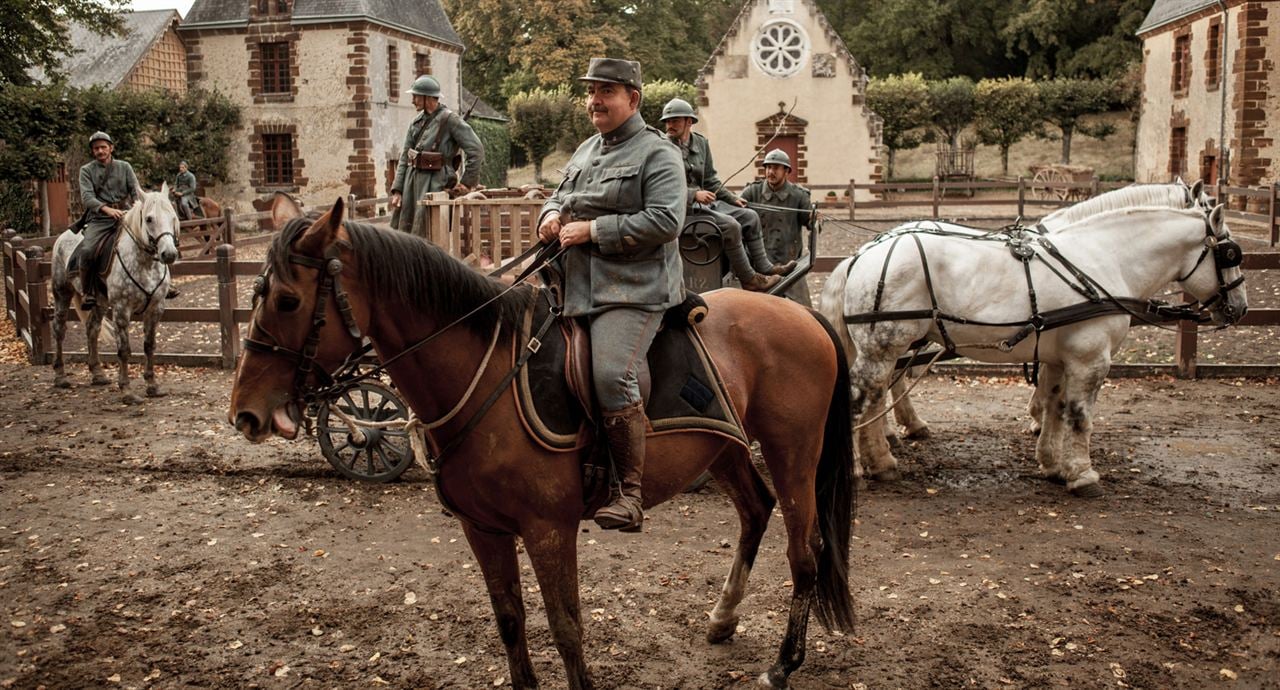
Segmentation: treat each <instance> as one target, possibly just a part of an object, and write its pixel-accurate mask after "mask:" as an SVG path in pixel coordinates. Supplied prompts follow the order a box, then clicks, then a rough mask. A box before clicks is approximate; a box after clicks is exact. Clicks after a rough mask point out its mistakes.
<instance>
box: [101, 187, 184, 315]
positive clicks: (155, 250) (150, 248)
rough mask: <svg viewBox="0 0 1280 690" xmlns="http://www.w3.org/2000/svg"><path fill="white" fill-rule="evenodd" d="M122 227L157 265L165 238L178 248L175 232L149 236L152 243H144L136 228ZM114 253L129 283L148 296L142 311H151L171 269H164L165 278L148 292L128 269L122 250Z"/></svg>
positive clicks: (128, 225)
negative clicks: (161, 242) (152, 303)
mask: <svg viewBox="0 0 1280 690" xmlns="http://www.w3.org/2000/svg"><path fill="white" fill-rule="evenodd" d="M139 214H141V212H140V211H139ZM120 227H121V229H123V230H124V234H125V235H127V236H128V237H129V239H130V241H132V242H133V246H135V247H137V248H138V250H139V251H141V252H142V253H144V254H146V255H147V256H149V257H151V262H152V263H155V261H156V259H157V255H158V254H159V252H160V240H162V239H164V237H165V236H166V235H167V236H168V237H170V238H171V239H172V240H173V246H174V247H175V248H176V247H177V246H178V235H177V234H176V233H173V232H162V233H160V234H159V235H158V236H156V237H151V236H149V235H148V238H149V239H150V240H151V241H150V242H143V241H142V240H141V239H139V238H138V233H137V230H135V229H134V228H133V227H132V226H131V225H130V224H129V223H127V222H122V223H121V224H120ZM114 253H115V255H116V263H119V264H120V268H121V270H123V271H124V274H125V275H126V276H128V278H129V281H130V282H132V283H133V285H134V287H136V288H138V290H139V291H140V292H141V293H142V294H144V295H146V296H147V301H146V304H143V305H142V310H141V311H143V312H145V311H146V310H147V309H149V308H150V307H151V300H152V299H154V298H155V296H156V293H157V292H159V290H160V286H162V285H164V284H165V281H167V280H169V267H168V265H166V266H165V267H164V277H163V278H161V279H160V281H159V282H157V283H156V286H155V287H153V288H151V289H150V290H148V289H147V288H146V287H144V286H143V285H142V283H141V282H139V281H138V279H137V278H136V277H134V275H133V273H131V272H130V271H129V267H128V265H126V264H125V262H124V258H122V257H121V256H120V250H119V249H116V250H115V251H114Z"/></svg>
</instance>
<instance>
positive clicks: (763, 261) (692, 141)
mask: <svg viewBox="0 0 1280 690" xmlns="http://www.w3.org/2000/svg"><path fill="white" fill-rule="evenodd" d="M697 121H698V116H697V115H695V114H694V112H693V106H691V105H689V102H688V101H686V100H683V99H680V98H673V99H671V101H669V102H668V103H667V104H666V105H665V106H663V108H662V123H663V125H665V126H666V128H667V136H668V137H670V138H671V141H673V142H675V144H676V145H677V146H679V147H680V152H681V154H683V156H684V167H685V176H686V178H687V182H688V198H687V199H686V201H687V203H688V210H687V213H688V215H689V217H690V219H691V220H692V219H694V218H705V219H708V220H710V221H711V222H712V223H714V224H715V225H716V227H717V228H719V229H720V236H721V238H722V241H723V246H724V252H725V254H726V255H728V257H729V268H730V269H731V270H732V271H733V274H734V276H736V277H737V278H738V282H740V283H742V287H744V288H746V289H748V290H755V291H764V290H768V289H769V288H772V287H773V286H774V285H777V284H778V281H779V280H781V279H780V278H778V276H779V275H783V274H785V273H786V272H787V271H789V270H790V269H791V268H795V266H794V264H793V265H792V266H790V267H785V266H774V265H773V263H772V262H770V261H769V257H768V256H767V255H766V254H765V251H764V243H763V241H762V240H761V239H760V217H759V216H757V215H756V212H755V211H752V210H751V209H749V208H747V202H745V201H743V200H742V199H741V198H739V197H738V196H737V195H736V194H734V193H733V192H731V191H729V190H728V189H725V186H724V184H723V183H722V182H720V177H719V176H718V175H717V174H716V168H715V164H714V163H712V162H711V144H710V142H708V141H707V138H706V137H704V136H702V135H701V134H698V133H697V132H695V131H693V124H694V123H695V122H697ZM743 245H746V246H745V248H744V246H743Z"/></svg>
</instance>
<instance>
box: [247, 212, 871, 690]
mask: <svg viewBox="0 0 1280 690" xmlns="http://www.w3.org/2000/svg"><path fill="white" fill-rule="evenodd" d="M272 211H273V215H274V218H275V221H276V224H277V226H278V227H281V228H282V230H281V232H280V234H279V235H278V237H277V238H276V241H275V243H274V245H273V246H272V248H271V250H270V254H269V256H268V258H267V264H266V266H267V268H266V270H265V272H264V277H263V278H262V279H261V280H260V282H259V283H258V285H259V289H258V296H257V297H256V298H255V300H256V307H255V309H254V316H253V321H252V322H251V324H250V326H249V337H248V339H247V340H246V342H247V344H248V346H247V347H246V349H245V352H244V355H243V357H242V358H241V360H240V363H239V366H238V367H237V369H236V376H235V383H234V388H233V389H232V392H231V409H230V413H229V418H230V421H231V422H232V423H233V424H234V425H235V427H236V428H237V429H238V430H239V431H240V432H241V433H243V434H244V436H245V437H246V438H248V439H249V440H250V441H255V442H257V441H262V440H265V439H266V438H268V437H270V436H271V435H272V434H276V435H279V436H282V437H284V438H294V437H295V436H296V435H297V432H298V424H299V419H300V416H301V415H300V413H299V405H300V404H301V400H302V399H303V397H304V396H305V395H306V394H307V393H308V392H309V391H314V390H315V388H314V386H315V385H316V381H315V377H316V373H315V371H314V370H316V369H319V370H324V371H326V372H332V371H335V370H336V369H337V368H338V367H339V366H340V365H341V363H342V362H343V361H344V359H345V358H346V357H347V356H348V355H350V354H351V353H352V352H353V351H355V349H356V348H357V347H359V345H360V335H361V334H363V335H367V336H368V338H369V339H370V341H371V342H372V343H373V344H374V347H375V348H376V350H377V352H378V355H379V356H380V357H381V358H382V360H383V361H384V362H386V361H389V360H390V359H391V358H392V357H395V356H396V355H397V354H399V353H404V352H405V351H406V350H407V349H409V348H411V347H414V346H415V345H420V346H418V347H416V349H413V350H412V351H410V352H408V353H407V354H406V355H405V356H404V357H402V358H400V359H398V360H396V361H395V362H392V363H390V365H389V366H388V372H389V373H390V375H391V378H392V379H393V380H394V381H395V384H396V387H397V388H398V389H399V392H400V394H401V395H402V396H403V397H404V398H405V401H406V402H407V403H408V404H409V406H410V407H411V408H412V410H413V411H414V413H415V414H416V415H417V416H418V417H419V418H420V419H422V420H441V421H442V422H443V423H441V424H440V425H439V426H437V427H436V428H434V429H433V430H432V431H431V432H430V437H429V439H428V440H429V442H430V444H431V445H432V446H434V448H433V453H438V452H439V449H440V448H441V447H442V446H444V447H450V446H451V444H454V443H456V446H452V447H453V448H454V450H453V452H452V453H450V454H447V456H446V457H443V458H440V459H438V460H437V461H436V462H437V463H438V465H437V469H438V472H437V474H436V477H435V481H436V485H437V489H438V490H439V492H440V494H441V496H442V498H443V499H445V500H446V501H447V502H448V504H449V507H450V508H451V509H452V510H453V512H454V513H455V514H456V515H457V516H458V517H459V519H460V520H461V522H462V529H463V532H464V533H465V534H466V537H467V540H468V542H469V543H470V546H471V549H472V551H473V552H474V553H475V556H476V560H477V561H479V564H480V568H481V570H482V572H483V573H484V578H485V584H486V585H487V587H488V589H489V597H490V600H491V602H492V604H493V610H494V613H495V614H496V617H497V624H498V632H499V635H500V636H501V638H502V642H503V644H504V645H505V646H506V652H507V661H508V664H509V666H510V670H511V680H512V685H513V686H514V687H516V688H532V687H536V685H537V680H536V678H535V677H534V672H533V665H532V663H531V662H530V658H529V652H528V649H527V645H526V641H525V611H524V603H523V601H522V597H521V591H522V588H521V584H520V567H519V564H518V562H517V557H516V537H520V538H521V539H523V541H524V547H525V549H526V550H527V551H528V554H529V560H530V561H531V562H532V565H533V569H534V573H535V575H536V576H537V580H538V583H539V585H540V586H541V589H542V597H543V600H544V602H545V604H546V610H547V618H548V619H549V622H550V628H551V634H552V636H553V637H554V639H555V644H556V647H557V649H558V650H559V652H560V656H561V658H562V660H563V662H564V666H565V671H566V673H567V675H568V682H569V687H571V688H588V687H591V680H590V676H589V674H588V670H587V665H586V662H585V660H584V658H583V650H582V622H581V616H580V610H579V601H578V564H577V543H576V542H577V535H578V523H579V521H580V520H581V519H582V518H583V481H582V475H581V470H580V465H581V463H582V461H583V459H584V458H583V453H584V451H567V452H554V451H550V450H547V449H546V448H545V447H543V446H542V445H539V444H538V443H536V442H535V441H534V439H533V438H532V437H531V436H530V435H529V434H528V433H527V432H526V431H525V428H524V426H523V425H522V421H521V416H520V415H521V413H520V411H519V409H518V405H517V400H516V395H514V394H513V393H512V392H511V391H512V390H513V389H514V387H513V386H511V385H510V384H508V383H506V382H507V380H508V379H507V378H506V374H507V373H508V372H509V371H510V369H511V366H512V362H513V361H514V357H515V356H516V355H517V354H518V353H517V348H516V346H515V344H514V342H513V338H512V335H511V334H512V333H513V332H517V331H518V324H519V321H520V318H521V317H522V315H523V314H524V313H525V309H526V307H527V305H528V304H529V303H530V301H531V294H532V290H531V289H530V288H524V287H522V288H516V289H513V290H507V287H506V286H505V285H503V284H501V283H499V282H497V281H494V280H491V279H489V278H486V277H484V276H482V275H480V274H479V273H476V272H475V271H474V270H472V269H470V268H468V267H467V266H466V265H465V264H463V263H462V262H460V261H457V260H456V259H454V258H452V257H450V256H449V255H447V254H446V253H444V252H443V251H441V250H440V249H439V248H437V247H435V246H434V245H431V244H429V243H426V242H423V241H422V240H420V239H418V238H415V237H413V236H411V235H407V234H403V233H397V232H392V231H386V230H381V229H378V228H374V227H372V226H364V225H359V224H354V223H345V224H344V223H343V222H342V217H343V203H342V199H339V200H338V201H337V203H336V204H334V206H333V208H332V209H331V210H330V211H329V212H328V213H327V214H325V215H323V216H321V217H320V218H319V219H318V220H316V221H314V222H310V221H307V220H305V219H302V218H300V216H301V212H300V209H299V208H298V207H297V206H296V205H295V204H294V203H293V202H292V200H290V199H288V198H287V197H284V196H283V195H282V196H279V197H277V199H276V201H275V203H274V204H273V208H272ZM330 275H331V276H333V279H332V280H331V281H330V280H328V279H327V276H330ZM707 303H708V304H709V305H710V313H709V315H708V316H707V317H706V318H705V320H703V322H702V323H701V324H699V325H698V327H697V328H698V332H699V333H700V334H701V337H702V339H703V340H704V341H705V343H706V345H707V348H708V350H709V351H710V352H711V353H712V356H713V358H714V360H715V362H716V364H717V366H718V367H719V372H720V375H721V377H722V378H723V380H724V382H725V384H726V388H727V390H728V392H729V395H730V397H731V399H732V404H733V405H734V407H735V409H736V410H737V412H738V414H739V416H740V418H741V420H742V422H743V426H744V428H745V430H746V433H747V435H748V436H750V437H751V438H753V439H755V440H757V441H759V442H760V448H761V451H762V453H763V455H764V461H765V464H766V465H767V466H768V468H769V473H770V475H771V477H772V482H773V489H774V490H775V491H776V492H777V498H775V496H774V493H773V492H771V491H770V489H769V486H768V484H766V483H765V480H764V478H763V477H762V475H761V473H760V472H759V471H758V470H757V469H756V467H755V466H754V465H753V464H752V462H751V457H750V454H749V452H748V451H747V449H746V448H745V447H743V446H742V444H741V443H738V442H736V441H730V440H728V439H727V438H726V437H724V436H719V435H715V434H712V433H708V432H706V431H689V432H677V433H666V432H664V433H662V434H658V435H652V436H650V438H649V441H648V456H647V458H646V460H645V466H644V467H645V476H644V487H645V491H644V498H645V504H646V507H648V506H651V505H654V504H657V503H661V502H663V501H665V500H667V499H669V498H671V497H672V496H675V495H676V494H677V493H679V492H680V490H681V489H682V488H684V487H685V486H688V484H689V483H690V482H691V481H693V480H694V479H695V478H696V477H698V475H699V474H701V473H702V472H703V471H704V470H708V469H709V470H710V472H711V474H712V475H713V476H714V477H715V478H716V480H717V481H718V482H719V485H720V486H721V487H722V488H723V489H724V491H725V493H727V494H728V495H729V498H730V499H731V500H732V501H733V503H734V506H735V507H736V508H737V510H738V515H739V519H740V523H741V532H740V534H739V538H738V548H737V553H736V554H735V558H734V562H733V566H732V569H731V570H730V572H729V575H728V577H727V579H726V581H725V584H724V588H723V591H722V593H721V595H720V600H719V602H718V603H717V605H716V607H715V610H714V611H713V612H712V615H711V625H710V629H709V631H708V633H707V638H708V640H709V641H710V642H713V643H714V642H722V641H725V640H727V639H729V638H730V637H732V636H733V634H734V632H735V629H736V627H737V624H738V615H737V612H736V609H737V606H738V604H739V602H740V601H741V600H742V597H743V595H744V593H745V587H746V581H747V576H748V574H749V573H750V570H751V567H752V564H753V562H754V560H755V557H756V552H757V550H758V548H759V546H760V541H761V538H762V537H763V535H764V531H765V527H766V525H767V523H768V521H769V516H770V513H771V512H772V510H773V507H774V505H775V503H776V504H777V505H778V507H779V508H780V509H781V511H782V516H783V521H784V523H785V525H786V531H787V558H788V559H789V560H790V563H791V576H792V582H793V583H794V586H793V590H792V598H791V612H790V616H789V618H788V621H787V631H786V635H785V637H784V639H783V642H782V645H781V647H780V649H779V652H778V658H777V661H776V663H775V664H774V665H773V666H772V667H771V668H770V669H769V670H768V671H767V672H765V673H764V674H762V675H761V676H760V683H761V684H762V685H766V686H768V687H785V686H786V683H787V677H788V675H789V674H791V672H793V671H795V670H796V669H797V668H798V667H799V666H800V664H801V663H802V662H803V661H804V649H805V635H806V627H807V625H808V620H809V613H810V608H811V607H815V608H816V612H817V616H818V619H819V621H821V622H822V623H823V624H824V625H825V626H827V627H828V628H832V629H839V630H849V629H850V628H851V627H852V623H853V602H852V599H851V597H850V594H849V584H848V557H849V536H850V529H851V527H852V514H853V503H854V483H853V474H852V473H853V458H852V453H851V442H852V434H851V427H850V421H849V419H850V417H849V409H848V404H849V400H848V391H849V384H848V379H847V372H846V366H845V362H844V355H843V351H842V350H841V349H840V346H839V345H838V344H837V342H836V340H835V333H834V332H833V331H832V330H831V328H830V326H829V325H827V324H826V322H824V321H821V320H820V317H817V316H816V314H815V313H814V312H811V311H807V310H805V309H804V308H803V307H800V306H799V305H797V304H795V303H794V302H790V301H788V300H782V299H777V298H774V297H769V296H765V295H755V294H751V293H748V292H743V291H741V290H721V291H718V292H714V293H710V294H709V295H707ZM486 305H487V306H486ZM477 307H481V308H480V309H479V310H478V311H476V312H475V313H474V314H471V312H472V311H473V310H474V309H476V308H477ZM468 314H471V317H470V318H465V319H463V320H460V321H459V319H460V317H463V316H464V315H468ZM455 323H456V325H453V324H455ZM446 324H448V325H446ZM495 329H497V332H498V334H499V335H500V337H499V338H498V340H497V343H498V345H497V350H496V352H497V353H498V356H495V357H492V358H489V357H487V356H486V352H487V351H488V350H489V343H490V342H491V341H492V340H493V339H494V337H495ZM428 337H432V339H431V340H430V341H429V342H426V343H425V344H422V343H420V341H422V340H424V339H426V338H428ZM521 349H522V348H521ZM503 353H505V354H503ZM473 380H475V381H477V382H478V385H475V386H473V385H472V381H473ZM501 388H506V389H508V390H507V392H505V393H503V394H502V395H501V396H500V397H498V398H497V403H496V404H495V405H494V406H493V407H492V408H490V409H488V411H487V412H483V413H481V414H482V415H483V416H481V417H479V421H478V423H477V424H476V425H475V426H474V428H472V429H471V431H470V433H467V434H465V435H463V432H462V430H463V429H464V428H465V427H467V426H468V423H469V421H470V420H471V419H472V417H474V416H476V414H477V410H478V409H480V408H482V407H483V403H482V402H481V401H482V400H483V399H484V398H485V397H486V396H487V394H488V393H489V392H490V391H497V390H499V389H501ZM469 389H471V390H474V391H475V392H476V395H474V396H470V395H469V393H468V390H469ZM459 401H462V403H461V405H459ZM459 406H460V408H461V409H460V410H458V411H457V414H452V413H450V410H451V409H455V408H456V407H459ZM446 416H448V417H449V419H447V420H442V418H444V417H446ZM637 538H643V537H637Z"/></svg>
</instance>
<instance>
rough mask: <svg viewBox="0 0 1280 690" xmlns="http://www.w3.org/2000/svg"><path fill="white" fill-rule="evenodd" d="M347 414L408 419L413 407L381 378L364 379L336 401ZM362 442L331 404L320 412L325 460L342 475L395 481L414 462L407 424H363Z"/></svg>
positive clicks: (318, 419)
mask: <svg viewBox="0 0 1280 690" xmlns="http://www.w3.org/2000/svg"><path fill="white" fill-rule="evenodd" d="M333 404H334V405H336V406H337V407H338V409H340V410H342V412H343V414H346V415H347V416H349V417H351V418H353V419H355V420H357V421H360V422H392V421H401V422H403V421H407V420H408V419H409V408H408V406H406V405H405V403H404V401H403V400H401V399H400V396H398V395H396V393H395V391H393V390H391V388H389V387H387V386H386V385H385V384H383V383H380V382H378V381H361V382H360V383H358V384H357V385H356V386H355V387H354V388H352V389H351V390H349V391H347V392H346V393H344V394H343V395H342V397H341V398H339V399H338V400H337V401H335V402H334V403H333ZM360 430H361V431H363V432H364V435H365V438H364V441H363V442H362V443H358V442H356V440H355V439H353V438H352V434H351V429H350V428H349V427H348V426H347V423H346V422H345V421H343V420H342V419H341V418H340V417H338V415H335V414H332V413H331V412H330V410H329V407H328V406H325V407H322V408H321V409H320V411H319V413H318V414H317V415H316V436H318V437H319V440H320V452H321V453H323V454H324V458H325V460H328V461H329V464H330V465H333V468H334V469H336V470H338V472H340V473H341V474H342V476H344V477H347V478H349V479H359V480H361V481H366V482H376V483H385V482H391V481H395V480H396V479H397V478H399V476H400V475H402V474H404V471H405V470H407V469H409V465H411V464H413V448H412V447H410V445H409V435H408V433H407V432H405V430H404V428H403V427H399V428H397V427H395V426H392V427H388V428H375V427H368V426H361V427H360Z"/></svg>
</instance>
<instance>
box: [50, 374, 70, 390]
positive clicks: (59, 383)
mask: <svg viewBox="0 0 1280 690" xmlns="http://www.w3.org/2000/svg"><path fill="white" fill-rule="evenodd" d="M53 385H54V386H55V387H57V388H70V387H71V382H70V381H68V380H67V377H65V376H55V377H53Z"/></svg>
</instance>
